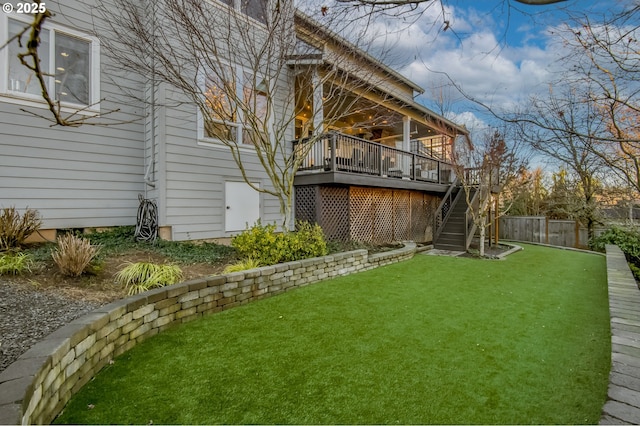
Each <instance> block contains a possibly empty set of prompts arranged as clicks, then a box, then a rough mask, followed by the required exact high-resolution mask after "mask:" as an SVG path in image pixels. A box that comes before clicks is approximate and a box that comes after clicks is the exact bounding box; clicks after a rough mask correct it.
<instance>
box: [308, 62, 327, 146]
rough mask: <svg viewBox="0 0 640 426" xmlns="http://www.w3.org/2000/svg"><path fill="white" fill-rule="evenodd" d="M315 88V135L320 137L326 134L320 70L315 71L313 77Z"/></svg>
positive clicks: (312, 81)
mask: <svg viewBox="0 0 640 426" xmlns="http://www.w3.org/2000/svg"><path fill="white" fill-rule="evenodd" d="M311 84H312V87H313V133H314V134H316V135H320V134H322V133H324V126H323V123H324V104H323V101H322V79H320V76H319V75H318V69H317V68H316V69H314V70H313V74H312V75H311Z"/></svg>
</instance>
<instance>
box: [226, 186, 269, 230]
mask: <svg viewBox="0 0 640 426" xmlns="http://www.w3.org/2000/svg"><path fill="white" fill-rule="evenodd" d="M254 185H256V186H258V187H259V184H257V183H255V182H254ZM224 193H225V216H224V217H225V220H224V223H225V231H227V232H232V231H244V230H245V229H246V228H247V225H248V226H252V225H253V224H254V223H256V221H257V220H258V219H260V193H259V192H258V191H256V190H254V189H253V188H251V187H250V186H249V185H248V184H247V183H245V182H225V186H224Z"/></svg>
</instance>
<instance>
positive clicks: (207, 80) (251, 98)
mask: <svg viewBox="0 0 640 426" xmlns="http://www.w3.org/2000/svg"><path fill="white" fill-rule="evenodd" d="M203 86H204V87H203V92H204V97H205V104H206V107H207V109H208V115H205V116H203V114H202V113H201V114H200V120H199V126H198V127H199V135H200V138H201V139H204V140H205V141H207V140H213V141H218V142H220V141H223V142H225V141H226V142H232V143H235V144H237V145H244V146H252V145H255V144H256V143H259V141H260V140H262V141H265V140H267V132H266V129H267V127H268V123H269V103H268V102H269V100H268V93H269V90H268V85H267V82H266V81H265V80H264V79H261V78H254V77H253V74H252V73H250V72H248V71H247V70H245V69H243V68H242V67H239V66H238V67H230V66H229V67H225V68H224V70H223V71H222V72H218V73H208V74H207V75H206V76H204V78H203ZM238 102H241V103H242V105H238V104H237V103H238Z"/></svg>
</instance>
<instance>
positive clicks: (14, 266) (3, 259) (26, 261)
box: [0, 252, 33, 275]
mask: <svg viewBox="0 0 640 426" xmlns="http://www.w3.org/2000/svg"><path fill="white" fill-rule="evenodd" d="M32 266H33V257H32V256H31V255H29V254H27V253H14V252H7V253H4V254H0V275H18V274H21V273H22V272H24V271H29V272H31V267H32Z"/></svg>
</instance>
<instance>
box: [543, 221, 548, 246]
mask: <svg viewBox="0 0 640 426" xmlns="http://www.w3.org/2000/svg"><path fill="white" fill-rule="evenodd" d="M544 243H545V244H549V218H548V217H546V216H545V217H544Z"/></svg>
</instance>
